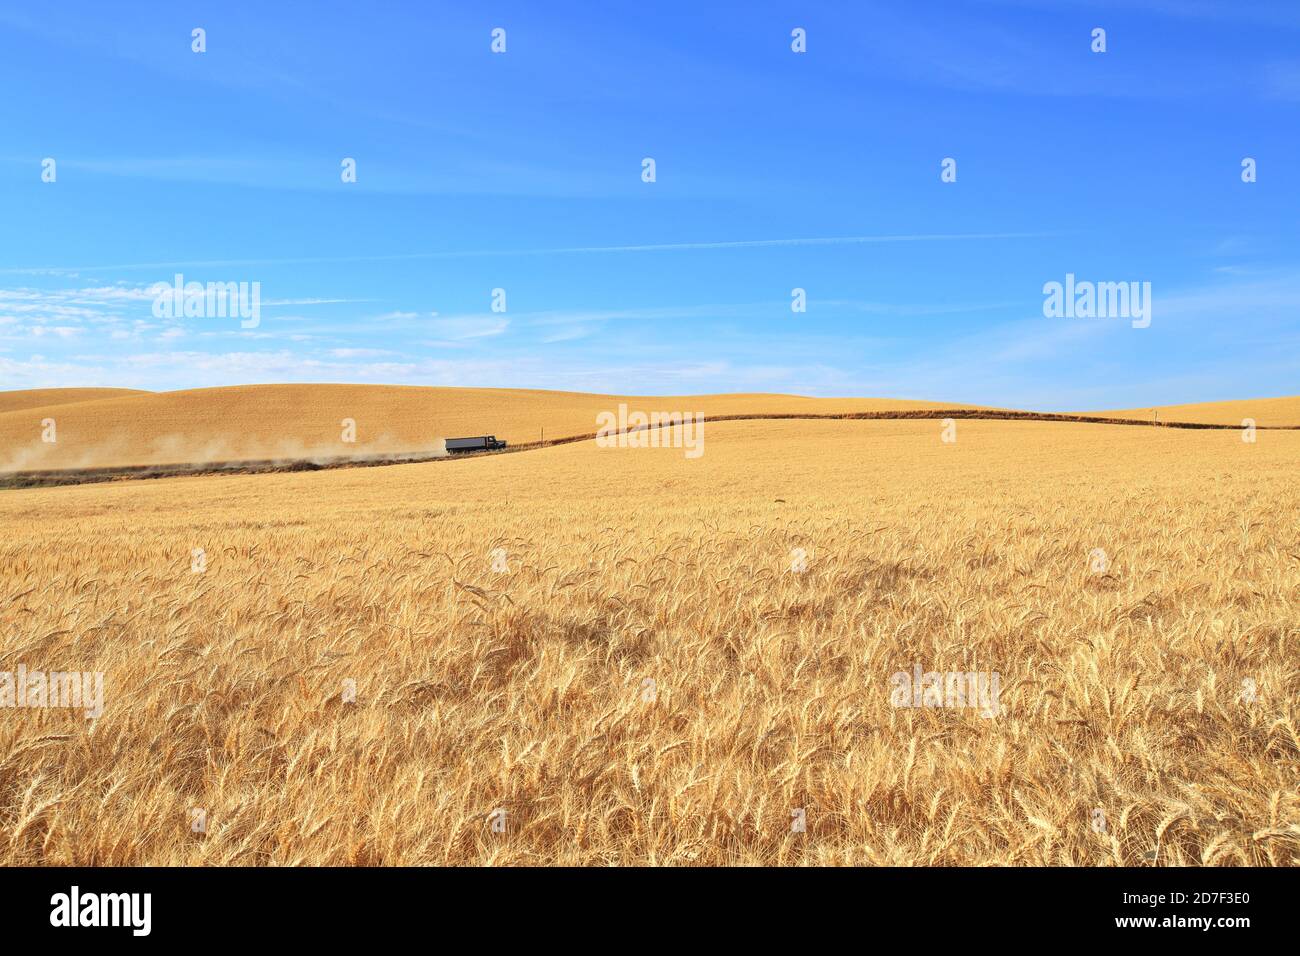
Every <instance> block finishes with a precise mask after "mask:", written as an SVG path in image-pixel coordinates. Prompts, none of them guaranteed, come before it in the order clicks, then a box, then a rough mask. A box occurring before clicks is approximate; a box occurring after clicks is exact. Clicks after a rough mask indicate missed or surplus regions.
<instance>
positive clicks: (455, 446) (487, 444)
mask: <svg viewBox="0 0 1300 956" xmlns="http://www.w3.org/2000/svg"><path fill="white" fill-rule="evenodd" d="M505 447H506V443H505V442H503V441H501V440H499V439H498V438H497V436H496V435H476V436H475V437H473V438H448V439H447V454H449V455H466V454H469V453H470V452H476V451H500V450H501V449H503V448H505Z"/></svg>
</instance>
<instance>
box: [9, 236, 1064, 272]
mask: <svg viewBox="0 0 1300 956" xmlns="http://www.w3.org/2000/svg"><path fill="white" fill-rule="evenodd" d="M1053 235H1055V233H1042V232H967V233H922V234H918V235H894V236H825V237H812V238H804V239H739V240H734V241H723V242H665V243H651V244H645V245H632V246H561V247H558V248H549V249H477V250H464V251H460V252H406V253H393V254H390V255H377V256H304V257H298V258H291V259H190V260H180V261H176V262H132V263H119V264H117V265H107V266H49V267H45V268H36V267H31V268H25V269H0V275H14V274H33V273H60V272H111V271H126V270H130V269H177V268H226V267H232V266H273V265H316V264H328V263H348V262H401V261H404V260H421V259H470V258H485V257H508V256H567V255H588V254H598V253H621V252H687V251H698V250H709V249H765V248H774V247H779V246H854V245H867V244H870V243H888V242H976V241H981V240H983V241H994V240H1006V239H1043V238H1048V237H1050V236H1053Z"/></svg>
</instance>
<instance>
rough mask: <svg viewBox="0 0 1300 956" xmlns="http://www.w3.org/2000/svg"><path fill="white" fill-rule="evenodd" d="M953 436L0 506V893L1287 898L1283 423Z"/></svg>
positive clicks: (863, 437) (800, 438) (882, 435)
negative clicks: (582, 884) (613, 871)
mask: <svg viewBox="0 0 1300 956" xmlns="http://www.w3.org/2000/svg"><path fill="white" fill-rule="evenodd" d="M956 429H957V431H956V435H955V437H956V440H955V441H954V442H951V443H945V442H943V441H942V440H941V435H940V432H941V423H940V422H938V421H817V422H805V421H797V422H791V421H776V422H722V423H709V424H708V426H707V441H706V453H705V454H704V455H703V456H701V457H700V458H698V459H695V460H690V459H687V458H686V457H685V456H684V455H683V453H682V451H681V450H680V449H673V448H622V449H619V448H599V447H597V446H596V445H595V443H593V442H583V443H575V444H571V445H565V446H561V447H555V448H547V449H541V450H537V451H529V452H525V453H522V454H518V455H507V456H488V457H484V458H477V459H470V460H463V461H440V462H431V463H426V464H410V465H396V466H392V467H387V468H366V469H344V470H337V471H323V472H315V473H305V474H302V473H295V474H268V475H252V476H211V477H185V478H173V479H165V480H156V481H135V482H116V483H109V484H102V485H88V486H79V487H64V488H49V489H33V490H21V491H8V492H2V493H0V625H2V626H3V633H4V635H5V644H4V648H3V663H0V667H3V668H4V669H6V670H10V671H12V670H14V669H15V668H16V667H17V666H18V665H19V664H23V665H25V666H26V667H28V668H46V669H49V670H56V669H66V670H84V671H100V672H103V674H104V688H105V689H104V708H103V713H102V715H101V716H99V717H98V718H97V719H94V720H88V719H86V717H85V716H84V715H83V714H81V713H78V712H74V711H69V710H58V709H54V708H48V709H11V710H5V711H3V712H0V716H2V719H0V862H3V863H5V864H19V863H39V864H99V865H134V864H187V865H207V864H241V865H247V864H274V865H298V864H374V865H396V864H420V865H423V864H501V865H504V864H525V865H528V864H651V865H684V864H776V865H790V864H904V865H953V864H970V865H984V864H999V865H1001V864H1005V865H1040V864H1078V865H1089V866H1094V865H1095V866H1114V865H1140V864H1143V863H1145V862H1158V863H1160V864H1170V865H1202V864H1206V865H1238V864H1254V865H1295V864H1296V863H1297V862H1298V861H1300V795H1298V794H1297V772H1296V771H1297V756H1298V752H1300V751H1298V739H1297V703H1296V702H1297V695H1298V692H1300V654H1297V650H1298V648H1300V613H1298V612H1300V504H1298V503H1297V500H1296V495H1295V487H1296V462H1297V460H1298V459H1300V433H1296V432H1260V433H1259V435H1258V439H1257V441H1256V442H1254V443H1246V442H1243V441H1242V440H1241V436H1240V434H1239V433H1238V432H1237V431H1207V432H1201V431H1176V430H1169V429H1146V428H1134V427H1120V426H1105V425H1092V424H1056V423H1051V424H1049V423H1035V422H993V421H962V422H959V423H958V424H957V426H956ZM196 549H202V550H203V555H204V558H203V561H202V562H200V564H199V565H198V566H196V559H195V550H196ZM1098 549H1100V551H1101V552H1104V557H1102V558H1101V559H1100V560H1099V559H1098ZM200 566H201V570H199V569H198V567H200ZM918 666H919V667H920V668H922V669H924V670H926V671H940V672H946V671H958V672H966V671H979V672H995V673H997V674H998V675H999V676H1000V681H1001V691H1000V701H999V707H998V709H997V713H996V714H994V715H991V716H985V715H984V714H983V713H982V712H981V711H979V710H976V709H970V708H966V709H962V708H948V707H942V708H928V707H921V708H915V707H898V706H894V703H895V702H894V701H892V700H891V688H890V681H891V675H893V674H895V673H896V672H908V673H910V672H912V671H913V669H914V667H918ZM198 819H201V820H202V825H201V826H199V825H197V824H196V823H195V821H196V820H198Z"/></svg>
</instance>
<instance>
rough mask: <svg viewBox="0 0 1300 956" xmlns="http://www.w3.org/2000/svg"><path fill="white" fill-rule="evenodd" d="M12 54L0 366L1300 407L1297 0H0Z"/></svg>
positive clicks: (1, 120) (1, 54)
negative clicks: (160, 297) (246, 292)
mask: <svg viewBox="0 0 1300 956" xmlns="http://www.w3.org/2000/svg"><path fill="white" fill-rule="evenodd" d="M195 27H202V28H203V29H204V30H206V34H207V37H206V39H207V52H205V53H202V54H198V53H194V52H193V51H192V50H191V31H192V30H193V29H194V28H195ZM496 27H500V28H504V29H505V31H506V52H505V53H504V54H494V53H493V52H492V51H491V49H490V44H491V31H492V30H493V28H496ZM796 27H801V28H803V29H805V30H806V31H807V52H806V53H803V54H797V53H794V52H793V51H792V50H791V30H792V29H794V28H796ZM1094 27H1103V28H1104V29H1105V30H1106V31H1107V51H1106V52H1105V53H1104V54H1097V53H1093V52H1092V51H1091V50H1090V44H1091V31H1092V30H1093V28H1094ZM0 81H2V82H3V87H4V89H5V90H6V91H7V92H6V95H5V96H4V97H2V98H0V130H3V136H0V210H3V219H2V220H0V221H2V222H3V226H4V228H3V230H0V388H33V387H51V386H76V385H116V386H129V387H138V388H151V389H172V388H186V387H201V386H210V385H226V384H239V383H251V382H286V381H342V382H386V383H399V384H429V385H482V386H511V387H532V388H562V389H576V390H584V391H609V392H621V393H629V394H637V393H642V394H681V393H698V392H723V391H776V392H796V393H802V394H809V395H870V396H896V397H908V398H925V399H936V400H951V401H965V402H979V403H989V404H998V405H1010V406H1019V407H1035V408H1043V409H1074V408H1103V407H1120V406H1135V405H1150V404H1156V403H1173V402H1189V401H1209V400H1220V399H1228V398H1242V397H1252V396H1262V395H1281V394H1296V393H1300V385H1298V384H1297V382H1300V377H1298V373H1300V190H1298V189H1297V180H1296V177H1297V176H1298V175H1300V5H1297V4H1295V3H1290V2H1285V3H1284V2H1278V3H1251V2H1247V0H1235V2H1230V0H1225V2H1217V0H1129V2H1124V3H1104V2H1086V3H1085V2H1070V0H1052V2H1048V0H1041V2H1036V0H1019V2H1012V0H966V2H956V0H954V2H943V3H940V2H934V3H927V2H920V0H917V2H901V0H898V2H878V3H854V4H849V3H843V4H838V3H762V2H744V3H725V2H724V3H712V2H711V3H677V2H656V3H652V4H635V3H630V2H617V3H602V4H596V3H581V4H579V3H568V2H548V3H546V4H538V3H514V4H508V3H486V2H485V3H474V4H455V5H453V4H444V3H414V2H411V3H397V2H387V3H373V4H353V3H330V2H312V3H251V2H250V3H194V4H190V3H183V2H167V3H130V4H112V5H110V4H104V3H101V2H95V3H89V2H86V3H62V4H58V5H51V4H44V3H41V4H37V3H30V4H21V3H13V2H11V3H7V4H6V5H5V6H4V7H3V8H2V9H0ZM47 157H49V158H53V159H54V160H55V162H56V179H55V181H54V182H43V181H42V175H41V174H42V160H43V159H45V158H47ZM344 157H351V158H354V159H355V160H356V163H357V181H356V182H355V183H343V182H342V181H341V177H340V163H341V161H342V159H343V158H344ZM645 157H653V158H654V159H655V162H656V174H657V180H656V181H655V182H653V183H646V182H643V181H642V176H641V172H642V159H643V158H645ZM945 157H952V158H954V159H956V161H957V173H958V175H957V181H956V182H955V183H944V182H941V180H940V163H941V161H942V160H943V159H944V158H945ZM1244 157H1252V158H1254V159H1255V160H1256V162H1257V168H1258V181H1257V182H1255V183H1243V182H1242V181H1241V162H1242V159H1243V158H1244ZM178 272H179V273H181V274H183V275H184V277H185V279H186V280H187V281H198V282H209V281H212V282H259V283H260V288H261V296H262V313H261V322H260V324H259V325H258V327H257V328H255V329H242V328H240V325H239V323H238V322H237V321H234V320H230V319H221V318H190V319H184V318H180V319H158V318H155V317H154V314H153V309H152V303H153V294H152V293H151V292H150V288H151V287H152V286H153V285H154V284H155V283H158V282H171V281H172V278H173V276H174V275H175V274H176V273H178ZM1067 273H1074V274H1075V275H1077V276H1078V277H1079V278H1080V279H1089V280H1094V281H1145V282H1150V283H1151V284H1152V290H1153V291H1152V294H1153V309H1152V324H1151V326H1150V327H1149V328H1146V329H1134V328H1132V327H1131V325H1130V323H1129V322H1128V321H1125V320H1120V319H1065V318H1046V317H1044V315H1043V298H1044V297H1043V291H1042V289H1043V285H1044V283H1047V282H1050V281H1054V280H1055V281H1062V280H1063V279H1064V277H1065V275H1066V274H1067ZM796 287H798V288H804V289H806V290H807V299H808V307H807V311H806V312H805V313H794V312H792V311H791V307H790V304H791V290H792V289H794V288H796ZM494 288H502V289H504V290H506V311H505V312H504V313H499V312H493V311H492V310H491V308H490V306H491V301H492V299H491V296H492V290H493V289H494Z"/></svg>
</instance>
